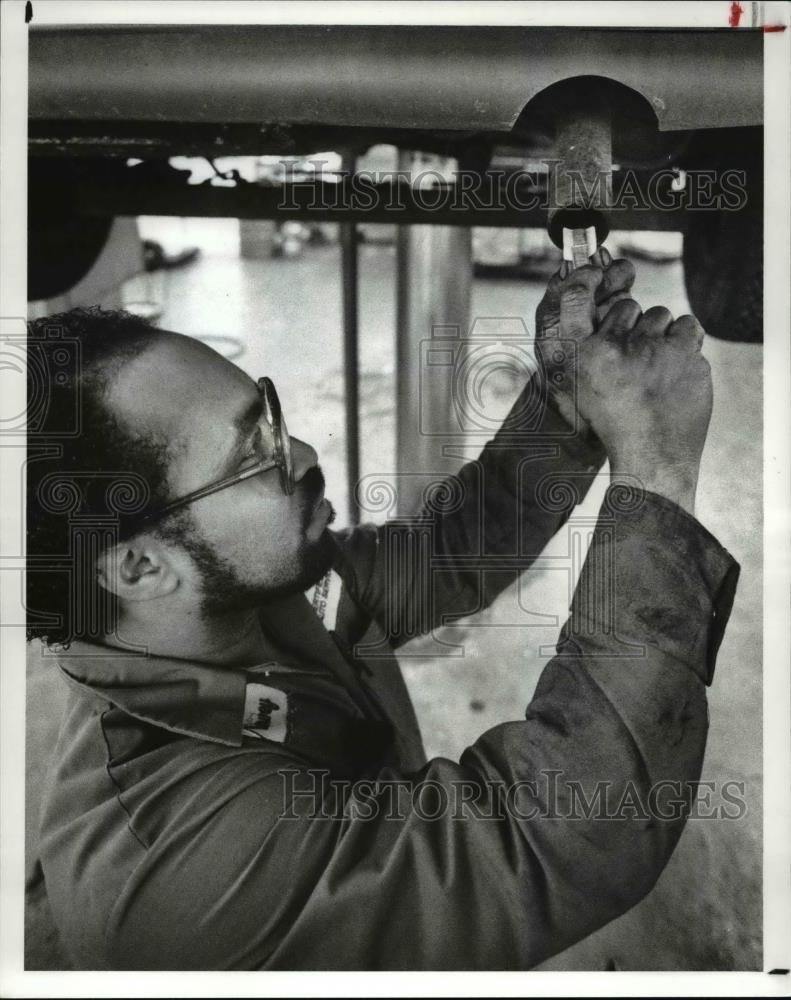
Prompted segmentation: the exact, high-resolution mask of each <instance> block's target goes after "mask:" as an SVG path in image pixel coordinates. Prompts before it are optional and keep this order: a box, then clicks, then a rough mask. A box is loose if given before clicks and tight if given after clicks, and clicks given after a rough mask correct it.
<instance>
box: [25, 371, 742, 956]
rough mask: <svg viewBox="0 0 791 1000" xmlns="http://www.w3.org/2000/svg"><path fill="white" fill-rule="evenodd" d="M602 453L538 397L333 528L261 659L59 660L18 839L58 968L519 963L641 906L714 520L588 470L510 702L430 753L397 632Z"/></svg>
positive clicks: (705, 646)
mask: <svg viewBox="0 0 791 1000" xmlns="http://www.w3.org/2000/svg"><path fill="white" fill-rule="evenodd" d="M531 392H536V386H535V385H532V384H531V385H528V387H527V388H526V390H525V393H523V396H522V397H521V401H522V403H524V400H525V398H527V395H529V394H530V393H531ZM518 409H519V408H518V406H517V407H515V409H514V411H512V412H514V413H515V412H517V410H518ZM519 412H524V410H523V409H522V410H520V411H519ZM602 457H603V456H602V454H601V449H600V448H599V447H598V445H597V444H596V442H595V441H590V440H586V439H583V438H581V437H580V436H579V435H575V434H570V433H569V430H568V428H567V427H566V425H565V424H564V422H563V421H562V419H561V418H560V417H559V416H558V415H557V414H556V413H554V411H553V410H552V409H550V408H546V407H545V408H542V410H541V412H540V413H539V414H538V416H537V417H536V418H535V423H534V425H533V426H527V427H526V426H525V424H524V422H523V421H521V422H520V421H516V420H511V421H506V424H505V425H504V428H503V430H502V431H501V432H499V433H498V435H497V436H496V437H495V438H494V440H493V441H491V442H490V443H489V444H488V445H487V446H486V447H485V448H484V450H483V452H482V453H481V456H480V458H479V460H478V461H477V462H472V463H469V464H468V465H466V466H464V468H463V469H462V470H461V472H460V473H459V475H458V477H456V479H455V480H454V482H453V490H454V492H453V493H452V494H451V493H448V494H446V496H445V500H444V501H441V502H440V501H438V502H437V503H436V504H435V505H434V506H433V507H429V508H427V509H426V510H425V511H424V513H423V516H422V517H421V518H420V519H418V520H413V521H411V522H406V521H399V522H393V523H391V524H388V525H385V526H383V527H379V528H375V527H373V526H366V527H363V528H359V529H352V530H349V531H346V532H341V533H338V534H336V535H335V539H336V542H337V559H336V563H335V566H334V569H333V571H332V573H331V574H329V576H328V578H327V581H326V586H323V587H320V588H318V590H317V592H316V593H314V594H312V595H311V596H312V599H313V603H311V600H309V599H308V597H306V596H303V595H298V596H296V597H293V598H289V599H286V600H283V601H281V602H279V603H278V604H277V605H270V606H268V607H266V608H264V609H262V610H261V619H262V624H263V626H264V632H265V635H266V641H267V649H266V650H265V653H264V655H263V656H262V662H261V664H260V666H259V667H257V668H255V669H252V670H250V669H247V670H243V669H234V668H229V667H218V666H214V665H211V664H207V663H195V662H190V661H187V660H179V659H166V658H161V657H155V656H146V655H145V654H142V653H131V652H124V651H122V650H119V649H117V648H112V647H109V646H98V645H91V644H88V643H84V642H75V643H74V644H73V645H72V646H71V647H70V649H69V650H68V651H66V652H65V653H64V654H62V655H61V656H60V657H59V665H60V669H61V672H62V676H63V680H64V683H66V684H67V685H68V687H69V694H68V700H67V707H66V711H65V714H64V718H63V722H62V726H61V730H60V735H59V739H58V742H57V746H56V747H55V749H54V753H53V763H52V766H51V769H50V774H49V783H48V791H47V793H46V795H45V801H44V806H43V811H42V822H41V836H40V856H41V863H42V868H43V871H44V876H45V880H46V886H47V891H48V894H49V898H50V902H51V905H52V910H53V913H54V916H55V920H56V923H57V925H58V927H59V929H60V932H61V935H62V937H63V940H64V942H65V944H66V946H67V948H68V949H69V951H70V953H71V955H72V957H73V959H74V962H75V964H76V965H77V967H79V968H84V969H527V968H531V967H532V966H534V965H536V964H538V963H540V962H541V961H543V960H544V959H546V958H547V957H548V956H550V955H551V954H553V953H555V952H557V951H560V950H562V949H563V948H566V947H568V946H569V945H571V944H573V943H574V942H575V941H578V940H579V939H580V938H582V937H584V936H586V935H587V934H590V933H591V932H593V931H594V930H596V929H597V928H599V927H601V926H602V925H603V924H605V923H607V922H608V921H610V920H612V919H614V918H615V917H617V916H619V915H620V914H621V913H623V912H624V911H625V910H627V909H628V908H629V907H631V906H632V905H634V904H635V903H636V902H638V901H639V900H640V899H641V898H642V897H643V896H644V895H645V894H646V893H647V892H648V891H649V890H650V889H651V887H652V886H653V884H654V883H655V881H656V879H657V878H658V876H659V874H660V873H661V871H662V870H663V868H664V866H665V865H666V863H667V861H668V859H669V857H670V855H671V853H672V851H673V849H674V847H675V845H676V843H677V841H678V838H679V836H680V834H681V831H682V828H683V825H684V821H685V817H686V814H687V811H688V808H689V795H690V791H689V789H690V787H691V786H692V783H694V782H695V781H696V780H697V779H698V778H699V775H700V770H701V766H702V761H703V753H704V748H705V742H706V732H707V726H708V714H707V705H706V686H707V685H708V684H709V683H711V679H712V672H713V669H714V660H715V657H716V653H717V649H718V647H719V643H720V640H721V638H722V634H723V630H724V627H725V624H726V622H727V618H728V615H729V612H730V607H731V603H732V600H733V595H734V590H735V585H736V579H737V576H738V567H737V565H736V564H735V563H734V561H733V559H732V558H731V557H730V556H729V555H728V553H727V552H726V551H725V550H724V549H723V548H722V547H721V546H720V545H719V544H718V543H717V541H716V540H715V539H714V538H713V537H712V535H711V534H709V532H707V531H706V529H705V528H703V527H702V526H701V525H700V524H699V523H698V522H697V521H696V520H695V519H694V518H693V517H692V516H690V515H689V514H687V513H685V512H684V511H683V510H681V509H680V508H679V507H677V506H675V505H674V504H673V503H671V502H669V501H668V500H666V499H664V498H662V497H660V496H657V495H655V494H651V493H641V492H640V491H639V490H635V491H632V492H630V491H629V490H624V489H617V488H614V487H611V488H610V489H609V490H608V492H607V494H606V497H605V500H604V504H603V506H602V509H601V511H600V514H599V519H598V522H597V524H596V526H595V530H593V538H592V542H591V545H590V549H589V552H588V556H587V559H586V562H585V565H584V567H583V570H582V574H581V576H580V579H579V583H578V585H577V588H576V591H575V595H574V599H573V602H572V607H571V611H570V615H569V618H568V621H567V622H566V624H565V626H564V627H563V629H562V631H561V634H560V638H559V641H558V644H557V651H556V655H555V656H554V658H553V659H551V660H550V661H549V662H548V664H547V665H546V667H545V668H544V670H543V672H542V674H541V677H540V679H539V682H538V685H537V688H536V691H535V694H534V696H533V698H532V700H531V701H530V703H529V704H528V705H527V707H526V709H525V712H524V717H523V719H522V720H521V721H517V722H506V723H503V724H501V725H498V726H495V727H494V728H493V729H490V730H489V731H487V732H485V733H483V734H482V735H481V736H480V738H479V739H478V740H477V741H476V742H475V743H474V744H473V745H472V746H470V747H469V748H468V749H467V750H465V752H464V753H463V755H462V756H461V759H460V760H459V761H451V760H448V759H444V758H435V759H433V760H430V761H426V759H425V754H424V751H423V746H422V743H421V738H420V733H419V730H418V726H417V722H416V719H415V714H414V711H413V709H412V706H411V703H410V700H409V697H408V694H407V691H406V687H405V685H404V682H403V679H402V677H401V674H400V671H399V668H398V664H397V662H396V660H395V657H394V655H393V649H394V648H395V647H397V646H398V645H399V644H400V643H402V642H404V641H406V640H407V639H409V638H410V637H411V636H412V635H414V634H416V633H418V632H425V631H427V630H428V629H431V628H434V627H436V626H437V625H439V624H441V623H442V622H444V621H447V620H449V616H450V617H451V618H452V616H459V615H465V614H469V613H471V612H473V611H475V610H477V609H478V608H481V607H485V606H486V605H487V604H489V603H490V602H491V601H492V600H493V599H494V598H495V597H496V595H497V594H498V593H500V592H501V591H502V589H503V588H504V587H505V586H506V585H507V584H508V583H510V582H512V581H513V580H514V579H515V577H516V576H517V575H518V574H519V573H520V572H521V571H522V570H524V569H525V568H526V567H527V566H529V565H530V563H531V562H532V561H533V559H534V558H535V557H536V556H537V555H538V554H539V553H540V552H541V550H542V549H543V547H544V546H545V544H546V543H547V541H548V540H549V538H550V537H552V535H553V534H554V533H555V532H556V531H557V530H558V529H559V528H560V527H561V526H562V525H563V524H564V523H565V521H566V519H567V518H568V515H569V513H570V511H571V509H572V507H573V505H574V503H575V502H576V501H577V500H579V499H581V498H582V497H583V496H584V495H585V492H586V491H587V489H588V487H589V485H590V482H591V480H592V478H593V476H594V475H595V473H596V471H597V469H598V468H599V466H600V464H601V462H602ZM448 497H450V498H451V499H450V500H449V499H448ZM515 634H516V636H517V638H515V643H517V644H518V643H521V642H525V641H529V639H530V631H529V630H528V629H526V630H525V635H526V638H522V637H521V633H515Z"/></svg>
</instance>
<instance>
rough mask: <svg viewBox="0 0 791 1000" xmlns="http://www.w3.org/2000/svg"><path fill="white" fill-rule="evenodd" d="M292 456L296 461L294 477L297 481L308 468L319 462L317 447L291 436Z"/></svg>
mask: <svg viewBox="0 0 791 1000" xmlns="http://www.w3.org/2000/svg"><path fill="white" fill-rule="evenodd" d="M291 457H292V459H293V461H294V478H295V479H296V481H297V482H299V481H300V479H302V477H303V476H304V475H305V473H306V472H307V471H308V469H312V468H313V466H314V465H318V464H319V456H318V455H317V454H316V451H315V449H313V448H311V446H310V445H309V444H306V443H305V442H304V441H300V439H299V438H295V437H292V438H291Z"/></svg>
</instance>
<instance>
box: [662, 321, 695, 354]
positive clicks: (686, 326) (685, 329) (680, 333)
mask: <svg viewBox="0 0 791 1000" xmlns="http://www.w3.org/2000/svg"><path fill="white" fill-rule="evenodd" d="M703 334H704V330H703V327H702V326H701V325H700V323H698V321H697V320H696V319H695V317H694V316H679V317H678V319H677V320H676V321H675V323H671V325H670V328H669V329H668V331H667V336H668V337H672V338H678V339H679V340H682V338H688V339H689V340H690V341H691V342H692V344H693V345H694V347H695V349H696V350H698V351H699V350H700V348H701V347H702V345H703Z"/></svg>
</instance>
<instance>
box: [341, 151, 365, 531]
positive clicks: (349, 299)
mask: <svg viewBox="0 0 791 1000" xmlns="http://www.w3.org/2000/svg"><path fill="white" fill-rule="evenodd" d="M355 163H356V160H355V158H353V157H346V156H344V158H343V169H344V170H346V171H349V172H350V173H353V172H354V169H355ZM340 237H341V278H342V282H343V373H344V393H345V398H346V481H347V488H348V500H347V502H348V512H349V523H350V524H358V523H359V521H360V509H359V507H358V505H357V501H356V490H357V481H358V479H359V478H360V366H359V351H358V335H359V330H358V324H359V310H358V302H357V297H358V296H357V293H358V267H357V263H358V261H357V224H356V223H354V222H342V223H341V225H340Z"/></svg>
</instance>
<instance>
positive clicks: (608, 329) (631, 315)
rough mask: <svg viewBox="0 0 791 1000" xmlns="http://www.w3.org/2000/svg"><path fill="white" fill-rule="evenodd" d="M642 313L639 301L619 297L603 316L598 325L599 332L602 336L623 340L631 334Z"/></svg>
mask: <svg viewBox="0 0 791 1000" xmlns="http://www.w3.org/2000/svg"><path fill="white" fill-rule="evenodd" d="M642 315H643V311H642V309H641V308H640V305H639V303H637V302H635V300H634V299H633V298H625V299H621V301H620V302H616V303H615V305H614V306H613V307H612V309H610V311H609V312H608V313H607V315H606V316H605V318H604V320H603V322H602V324H601V326H600V327H599V333H600V334H601V335H602V336H603V337H612V338H614V339H616V340H623V339H625V338H626V337H628V336H629V335H630V334H631V332H632V330H633V329H634V327H635V326H636V324H637V323H638V322H639V321H640V317H641V316H642Z"/></svg>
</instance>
